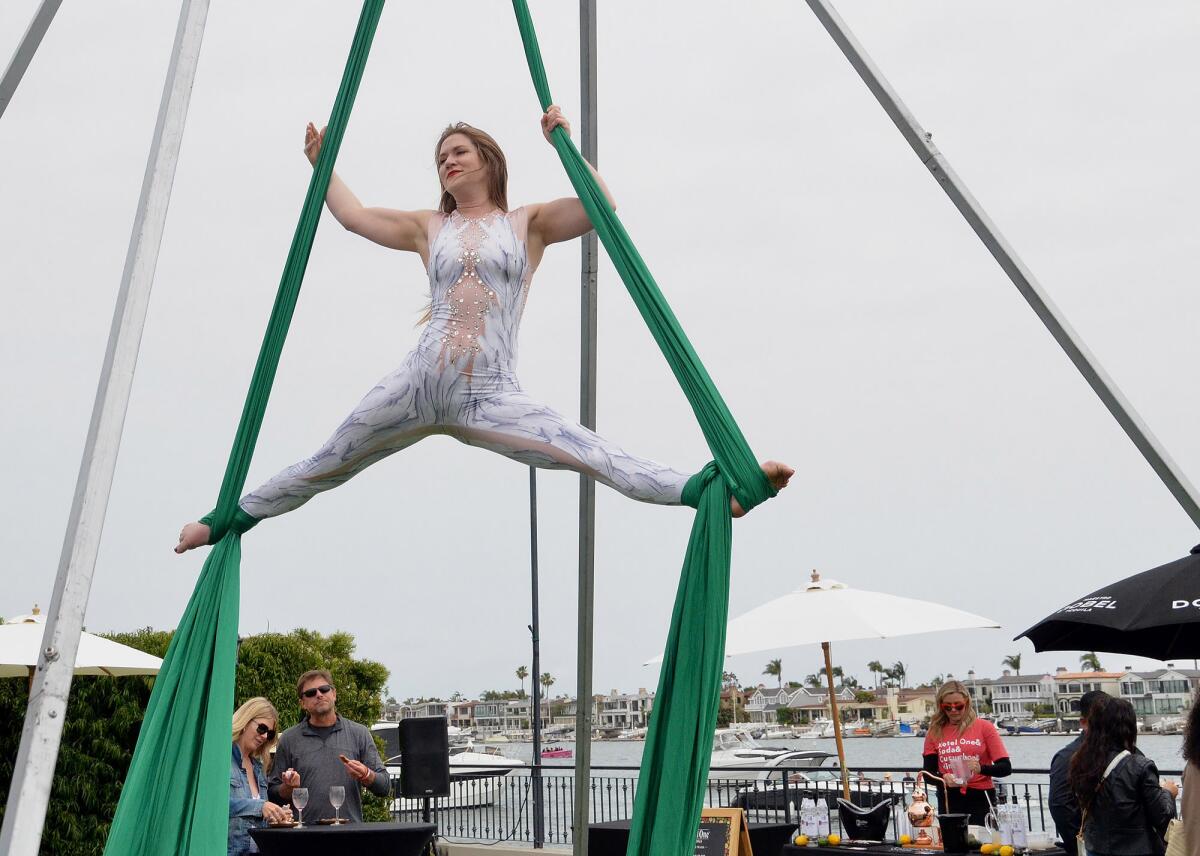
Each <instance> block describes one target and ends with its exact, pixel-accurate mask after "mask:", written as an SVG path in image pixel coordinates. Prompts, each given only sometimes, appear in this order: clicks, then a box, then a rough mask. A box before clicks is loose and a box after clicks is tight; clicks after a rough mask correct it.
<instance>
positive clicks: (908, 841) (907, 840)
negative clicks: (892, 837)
mask: <svg viewBox="0 0 1200 856" xmlns="http://www.w3.org/2000/svg"><path fill="white" fill-rule="evenodd" d="M900 843H901V844H912V836H911V835H901V836H900Z"/></svg>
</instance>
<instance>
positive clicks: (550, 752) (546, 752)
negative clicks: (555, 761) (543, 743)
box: [542, 743, 575, 758]
mask: <svg viewBox="0 0 1200 856" xmlns="http://www.w3.org/2000/svg"><path fill="white" fill-rule="evenodd" d="M574 754H575V753H573V752H572V751H571V750H570V749H568V748H567V747H566V746H557V745H555V744H553V743H552V744H550V745H549V746H547V747H545V748H544V749H542V757H543V758H570V757H572V756H573V755H574Z"/></svg>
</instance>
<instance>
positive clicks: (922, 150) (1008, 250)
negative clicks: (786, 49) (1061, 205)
mask: <svg viewBox="0 0 1200 856" xmlns="http://www.w3.org/2000/svg"><path fill="white" fill-rule="evenodd" d="M808 5H809V6H810V7H811V8H812V10H813V12H815V13H816V16H817V18H818V19H819V20H820V21H821V23H822V24H823V25H824V26H825V29H826V30H828V31H829V35H831V36H832V37H833V40H834V41H835V42H837V45H838V47H839V48H841V49H842V53H844V54H845V55H846V59H848V60H850V64H851V65H852V66H854V70H855V71H857V72H858V74H859V76H860V77H861V78H862V79H863V82H864V83H866V84H867V88H868V89H870V90H871V92H872V94H873V95H874V96H875V98H876V99H878V101H879V103H880V104H881V105H882V106H883V109H884V110H885V111H886V112H887V114H888V116H890V117H891V119H892V121H893V122H894V123H895V124H896V127H897V128H899V129H900V133H901V134H903V135H904V139H906V140H907V141H908V144H909V145H910V146H911V147H912V150H913V151H914V152H916V155H917V157H919V158H920V159H921V163H923V164H925V166H926V168H927V169H928V170H929V171H930V172H931V173H932V174H933V177H934V178H935V179H937V182H938V184H939V185H941V187H942V190H943V191H945V193H946V195H947V196H949V197H950V201H951V202H953V203H954V206H955V207H956V208H957V209H958V210H959V213H961V214H962V215H963V217H965V218H966V220H967V222H968V223H969V224H970V225H971V228H972V229H974V230H975V234H977V235H978V236H979V239H980V240H981V241H983V244H984V246H985V247H987V249H988V252H990V253H991V254H992V256H993V257H994V258H995V259H996V261H997V262H999V263H1000V267H1002V268H1003V269H1004V272H1005V273H1006V274H1008V278H1009V279H1011V280H1012V282H1013V285H1015V286H1016V287H1017V290H1018V291H1020V292H1021V296H1022V297H1024V298H1025V300H1026V302H1028V303H1029V305H1030V306H1031V307H1032V308H1033V311H1034V312H1036V313H1037V316H1038V317H1039V318H1040V319H1042V323H1043V324H1044V325H1045V326H1046V329H1047V330H1049V331H1050V335H1051V336H1053V337H1054V340H1055V341H1056V342H1058V344H1059V346H1060V347H1061V348H1062V349H1063V350H1064V351H1065V352H1066V354H1067V356H1068V357H1069V358H1070V360H1071V362H1072V363H1074V364H1075V368H1077V369H1078V370H1079V373H1080V374H1082V375H1083V378H1084V380H1086V381H1087V382H1088V384H1089V385H1090V386H1091V388H1092V390H1093V391H1094V392H1095V393H1096V395H1098V396H1099V397H1100V400H1101V401H1102V402H1104V406H1105V407H1107V408H1108V411H1109V413H1111V414H1112V415H1113V417H1114V418H1115V419H1116V420H1117V423H1118V424H1119V425H1120V426H1121V428H1123V429H1124V431H1125V433H1126V434H1127V435H1129V439H1130V440H1132V441H1133V445H1135V446H1137V448H1138V451H1139V452H1141V453H1142V457H1144V458H1145V459H1146V461H1147V462H1148V463H1149V464H1150V467H1151V469H1153V470H1154V472H1155V473H1157V474H1158V477H1159V479H1161V480H1162V482H1163V484H1164V485H1166V487H1167V490H1169V491H1170V492H1171V495H1172V496H1174V497H1175V500H1176V501H1177V502H1178V503H1179V505H1180V506H1181V507H1182V508H1183V510H1184V513H1185V514H1187V516H1188V517H1190V518H1191V520H1192V522H1193V523H1195V524H1196V526H1198V527H1200V494H1198V493H1197V492H1196V489H1195V488H1194V487H1193V486H1192V485H1191V483H1189V482H1188V480H1187V478H1186V477H1185V476H1184V474H1183V473H1182V472H1181V471H1180V469H1179V468H1178V466H1176V464H1175V462H1174V461H1172V460H1171V458H1170V456H1169V455H1168V454H1167V451H1166V449H1164V448H1163V447H1162V446H1161V445H1160V444H1159V442H1158V440H1157V439H1156V438H1155V437H1154V435H1153V434H1151V433H1150V429H1149V428H1148V427H1146V425H1145V423H1144V422H1142V420H1141V417H1139V416H1138V415H1137V412H1136V411H1135V410H1134V409H1133V406H1132V405H1131V404H1130V403H1129V402H1128V401H1127V400H1126V399H1125V396H1124V395H1122V394H1121V391H1120V390H1119V389H1118V388H1117V385H1116V383H1114V382H1113V380H1112V378H1110V377H1109V376H1108V374H1107V373H1106V372H1105V371H1104V369H1103V368H1102V367H1101V366H1100V363H1099V362H1097V360H1096V358H1095V356H1093V355H1092V353H1091V352H1090V351H1089V350H1088V348H1087V346H1086V345H1085V344H1084V343H1083V340H1082V339H1081V338H1080V337H1079V335H1078V334H1077V333H1076V332H1075V331H1074V330H1073V329H1071V326H1070V324H1068V323H1067V320H1066V318H1064V317H1063V315H1062V313H1061V312H1060V311H1059V309H1058V307H1056V306H1055V305H1054V303H1053V302H1051V300H1050V298H1049V297H1048V296H1047V295H1046V294H1045V292H1044V291H1043V290H1042V286H1041V285H1040V284H1039V283H1038V281H1037V280H1036V279H1035V278H1034V276H1033V273H1032V272H1031V271H1030V270H1029V268H1027V267H1026V266H1025V263H1024V262H1023V261H1021V259H1020V258H1019V257H1018V256H1017V253H1016V251H1015V250H1014V249H1013V248H1012V247H1011V246H1009V244H1008V241H1006V240H1005V239H1004V236H1003V235H1001V234H1000V230H999V229H997V228H996V224H994V223H993V222H992V221H991V220H990V219H989V218H988V216H987V214H986V213H985V212H984V210H983V207H982V206H980V204H979V202H978V201H977V200H976V199H975V197H973V196H972V195H971V192H970V191H969V190H968V189H967V187H966V185H965V184H963V182H962V179H960V178H959V177H958V175H957V174H956V173H955V172H954V170H952V169H951V168H950V164H949V163H948V162H947V161H946V159H945V157H943V155H942V153H941V152H939V151H938V150H937V147H936V146H935V145H934V144H933V135H932V134H930V133H927V132H926V131H925V129H924V128H922V127H921V125H920V124H919V123H918V122H917V120H916V118H915V117H914V116H913V114H912V113H911V112H909V109H908V107H907V106H905V104H904V102H903V101H901V100H900V96H899V95H897V94H896V92H895V90H893V89H892V87H891V85H890V84H889V83H888V82H887V80H885V79H884V77H883V74H882V73H880V71H879V69H878V68H877V67H876V66H875V63H874V62H872V60H871V58H870V57H869V56H867V54H866V52H865V51H864V50H863V48H862V45H860V44H859V43H858V40H857V39H855V37H854V34H853V33H851V32H850V29H849V28H848V27H847V26H846V23H845V21H843V20H842V19H841V17H840V16H839V15H838V13H837V12H836V11H835V10H834V8H833V6H832V5H831V4H830V3H828V2H827V0H808Z"/></svg>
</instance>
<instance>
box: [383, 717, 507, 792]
mask: <svg viewBox="0 0 1200 856" xmlns="http://www.w3.org/2000/svg"><path fill="white" fill-rule="evenodd" d="M371 733H372V734H375V735H378V737H379V738H380V739H381V740H382V741H383V746H384V762H383V763H384V766H385V767H387V771H388V773H389V774H390V775H392V776H399V775H400V769H401V767H400V728H399V726H398V725H397V724H396V723H395V722H377V723H375V725H373V726H371ZM525 766H527V765H526V763H525V762H524V761H521V760H518V759H516V758H509V757H507V756H506V755H504V754H503V753H502V752H501V751H500V750H499V749H498V748H496V747H495V746H477V745H475V742H474V741H473V740H471V739H470V738H467V739H466V740H465V741H461V740H456V741H454V743H453V744H452V745H451V746H450V796H448V797H436V798H434V799H432V800H431V803H433V804H435V805H437V806H438V807H439V808H470V807H473V806H482V805H492V804H493V803H495V802H496V800H497V799H498V797H499V795H500V789H501V788H502V787H503V784H502V780H503V779H504V777H505V776H507V775H508V774H509V773H511V772H512V771H513V770H514V769H516V768H517V767H525ZM423 805H424V801H423V800H420V799H410V798H406V797H397V798H396V799H395V800H393V801H392V806H391V810H392V811H417V810H420V809H421V808H422V806H423Z"/></svg>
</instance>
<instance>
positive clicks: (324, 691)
mask: <svg viewBox="0 0 1200 856" xmlns="http://www.w3.org/2000/svg"><path fill="white" fill-rule="evenodd" d="M331 692H333V687H331V686H329V684H321V686H319V687H313V688H312V689H311V690H305V691H304V692H302V693H300V695H302V696H304V697H305V698H316V697H317V693H320V694H321V695H329V694H330V693H331Z"/></svg>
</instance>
